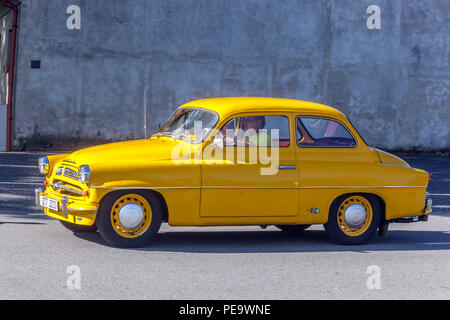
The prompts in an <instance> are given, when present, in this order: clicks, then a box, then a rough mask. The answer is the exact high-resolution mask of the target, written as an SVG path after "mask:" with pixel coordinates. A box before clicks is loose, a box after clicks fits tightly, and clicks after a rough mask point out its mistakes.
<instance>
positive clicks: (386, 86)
mask: <svg viewBox="0 0 450 320" xmlns="http://www.w3.org/2000/svg"><path fill="white" fill-rule="evenodd" d="M71 4H76V5H79V6H80V8H81V30H68V28H67V27H66V19H67V17H68V16H69V15H68V14H66V9H67V7H68V6H69V5H71ZM372 4H375V5H378V6H380V8H381V29H380V30H369V29H368V28H367V26H366V20H367V18H368V17H369V16H370V14H368V13H366V9H367V7H368V6H369V5H372ZM449 4H450V2H449V1H448V0H429V1H421V0H414V1H409V0H404V1H400V0H356V1H355V0H336V1H332V0H316V1H314V0H310V1H306V0H120V1H119V0H95V1H88V0H70V1H67V0H23V1H22V4H21V6H20V8H21V15H20V29H19V32H20V35H19V57H18V71H17V83H16V86H17V87H16V102H15V113H14V146H15V147H16V148H21V147H23V145H24V144H25V145H26V146H28V147H29V146H31V145H33V144H37V145H41V146H55V145H56V143H57V142H58V141H59V142H60V143H68V142H69V141H72V142H73V141H77V140H78V139H79V140H80V141H81V140H83V141H85V142H91V143H92V142H93V141H94V142H95V141H100V140H106V139H110V140H119V139H133V138H140V137H143V136H144V131H143V101H144V90H146V91H147V92H148V96H147V105H148V111H147V120H148V128H149V131H151V132H153V131H155V130H156V129H157V127H158V125H160V124H162V123H163V122H164V121H165V120H166V119H167V117H168V116H169V114H170V113H171V112H172V111H173V110H174V109H175V108H176V107H177V106H178V105H180V104H182V103H184V102H186V101H189V100H192V99H197V98H206V97H214V96H273V97H286V98H296V99H302V100H311V101H316V102H320V103H324V104H328V105H331V106H334V107H337V108H338V109H340V110H342V111H343V112H345V113H346V114H347V115H348V116H349V117H350V119H351V120H352V122H353V123H354V124H355V125H356V127H357V128H358V130H359V131H360V132H361V134H362V135H363V136H364V138H365V139H366V140H367V141H368V142H369V143H370V144H372V145H375V146H378V147H382V148H387V149H412V148H416V149H423V150H431V149H444V148H450V125H449V120H450V108H449V84H450V81H449V75H450V68H449V39H450V37H449V36H448V30H449V29H450V24H449V17H450V8H449ZM31 60H41V69H30V61H31Z"/></svg>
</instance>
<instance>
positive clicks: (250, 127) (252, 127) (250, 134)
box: [243, 116, 271, 147]
mask: <svg viewBox="0 0 450 320" xmlns="http://www.w3.org/2000/svg"><path fill="white" fill-rule="evenodd" d="M265 125H266V118H265V117H264V116H252V117H245V118H243V129H244V143H245V146H250V147H256V146H259V147H270V145H271V137H270V135H268V134H267V133H265V132H262V131H261V129H263V128H264V126H265Z"/></svg>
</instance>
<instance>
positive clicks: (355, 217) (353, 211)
mask: <svg viewBox="0 0 450 320" xmlns="http://www.w3.org/2000/svg"><path fill="white" fill-rule="evenodd" d="M344 219H345V222H346V223H347V225H348V226H349V227H351V228H359V227H361V226H362V225H363V223H364V221H365V220H366V209H364V207H363V206H362V205H360V204H352V205H351V206H349V207H348V208H347V210H345V213H344Z"/></svg>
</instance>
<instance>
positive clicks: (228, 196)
mask: <svg viewBox="0 0 450 320" xmlns="http://www.w3.org/2000/svg"><path fill="white" fill-rule="evenodd" d="M39 169H40V172H41V173H42V174H43V175H44V176H45V181H44V186H45V189H41V188H39V189H36V192H35V197H36V204H37V205H38V206H40V207H44V211H45V213H46V214H47V215H48V216H50V217H53V218H56V219H59V220H60V221H61V223H62V224H63V225H64V226H65V227H67V228H68V229H70V230H72V231H76V232H88V231H96V230H98V231H99V233H100V234H101V236H102V237H103V238H104V239H105V240H106V241H107V242H108V243H109V244H111V245H113V246H117V247H139V246H143V245H145V244H147V243H149V242H150V240H152V239H154V238H155V236H156V234H157V233H158V230H159V228H160V225H161V223H162V222H167V223H168V224H169V225H170V226H237V225H240V226H242V225H258V226H262V227H263V228H264V227H266V226H268V225H275V226H276V227H277V228H279V229H281V230H282V231H289V232H300V231H303V230H305V229H306V228H308V227H309V226H310V225H313V224H323V225H324V227H325V231H326V233H327V234H328V235H329V237H330V238H331V239H332V240H333V241H335V242H337V243H340V244H361V243H365V242H367V241H368V240H369V239H370V238H371V237H372V236H374V235H375V234H376V233H377V230H378V234H380V235H385V234H387V230H388V225H389V223H391V222H413V221H427V220H428V215H429V214H430V213H431V199H429V198H428V193H427V191H426V189H427V186H428V183H429V174H428V173H427V172H426V171H423V170H420V169H416V168H412V167H410V166H409V165H408V163H406V162H405V161H403V160H402V159H400V158H398V157H396V156H394V155H392V154H389V153H386V152H384V151H381V150H378V149H375V148H373V147H370V146H368V145H367V144H366V143H365V141H364V140H363V139H362V137H361V136H360V135H359V133H358V132H357V131H356V129H355V128H354V127H353V125H352V124H351V123H350V121H349V120H348V119H347V117H346V116H345V115H344V114H343V113H342V112H340V111H338V110H336V109H334V108H331V107H328V106H325V105H321V104H318V103H313V102H306V101H298V100H291V99H278V98H252V97H242V98H212V99H203V100H197V101H192V102H188V103H186V104H184V105H182V106H180V107H179V108H177V109H176V110H175V112H174V113H173V115H172V116H171V117H170V118H169V120H168V121H167V123H166V124H165V125H164V126H163V127H162V129H161V131H160V132H158V133H157V134H155V135H153V136H152V137H151V138H149V139H143V140H134V141H125V142H117V143H110V144H105V145H100V146H95V147H89V148H85V149H82V150H78V151H75V152H73V153H71V154H59V155H53V156H48V157H42V158H40V159H39Z"/></svg>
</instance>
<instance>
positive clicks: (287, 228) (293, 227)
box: [275, 224, 311, 232]
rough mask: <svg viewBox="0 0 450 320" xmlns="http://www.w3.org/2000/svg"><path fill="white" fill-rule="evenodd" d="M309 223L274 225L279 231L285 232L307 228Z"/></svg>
mask: <svg viewBox="0 0 450 320" xmlns="http://www.w3.org/2000/svg"><path fill="white" fill-rule="evenodd" d="M310 226H311V225H310V224H277V225H275V227H277V228H278V229H280V230H281V231H287V232H300V231H304V230H306V229H308V228H309V227H310Z"/></svg>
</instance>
